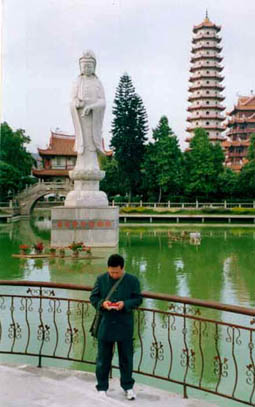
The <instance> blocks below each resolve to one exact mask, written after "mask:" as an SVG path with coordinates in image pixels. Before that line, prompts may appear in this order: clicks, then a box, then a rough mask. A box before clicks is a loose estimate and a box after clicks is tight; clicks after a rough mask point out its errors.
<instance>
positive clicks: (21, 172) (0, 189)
mask: <svg viewBox="0 0 255 407" xmlns="http://www.w3.org/2000/svg"><path fill="white" fill-rule="evenodd" d="M30 141H31V140H30V137H29V136H27V135H26V134H25V130H23V129H18V130H16V131H14V130H12V128H11V127H10V126H9V125H8V124H7V123H6V122H4V123H1V127H0V201H1V202H3V201H6V200H7V199H10V198H12V197H13V196H14V195H15V194H16V193H17V192H18V191H21V190H22V189H24V188H25V186H26V184H31V183H34V182H36V180H35V179H34V178H33V177H31V169H32V167H33V165H35V164H36V161H35V160H34V158H33V156H32V154H31V153H30V152H29V151H27V149H26V145H27V144H29V143H30Z"/></svg>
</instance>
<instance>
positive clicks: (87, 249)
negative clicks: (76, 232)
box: [82, 245, 92, 256]
mask: <svg viewBox="0 0 255 407" xmlns="http://www.w3.org/2000/svg"><path fill="white" fill-rule="evenodd" d="M82 251H83V252H85V253H86V254H89V255H90V256H91V254H92V252H91V247H90V246H85V245H83V248H82Z"/></svg>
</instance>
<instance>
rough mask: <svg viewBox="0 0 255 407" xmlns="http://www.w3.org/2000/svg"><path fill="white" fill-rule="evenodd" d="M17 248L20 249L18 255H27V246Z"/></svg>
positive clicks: (21, 245) (22, 245)
mask: <svg viewBox="0 0 255 407" xmlns="http://www.w3.org/2000/svg"><path fill="white" fill-rule="evenodd" d="M19 248H20V254H23V255H25V254H28V252H29V246H28V245H27V244H20V245H19Z"/></svg>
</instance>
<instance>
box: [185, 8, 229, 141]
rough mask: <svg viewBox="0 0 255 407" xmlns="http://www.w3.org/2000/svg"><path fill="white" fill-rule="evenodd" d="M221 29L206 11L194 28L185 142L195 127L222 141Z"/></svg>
mask: <svg viewBox="0 0 255 407" xmlns="http://www.w3.org/2000/svg"><path fill="white" fill-rule="evenodd" d="M220 30H221V27H220V26H218V25H216V24H214V23H212V22H211V21H210V20H209V18H208V15H207V13H206V18H205V19H204V21H203V22H202V23H201V24H199V25H196V26H194V27H193V34H194V35H193V39H192V43H193V46H192V50H191V52H192V57H191V68H190V72H191V76H190V79H189V82H191V85H190V87H189V93H190V96H189V98H188V101H189V102H190V103H191V104H190V106H189V107H188V109H187V110H188V112H189V116H188V118H187V121H188V122H189V125H188V127H187V129H186V131H188V132H189V133H190V135H189V136H188V137H187V138H186V141H187V142H190V141H191V139H192V137H193V135H194V130H195V129H196V128H197V127H202V128H203V129H205V130H206V131H207V134H208V136H209V139H210V141H213V142H215V141H217V140H219V141H223V140H224V137H223V136H222V132H223V131H224V127H223V125H222V122H223V121H224V120H225V117H224V115H223V113H222V112H223V111H224V110H225V107H224V106H222V104H221V103H222V101H223V100H224V99H225V98H224V96H222V91H223V89H224V87H223V86H222V84H221V83H222V81H223V79H224V77H223V76H222V75H221V71H222V70H223V67H222V65H220V63H221V61H222V59H223V58H222V57H221V55H220V54H221V51H222V47H221V46H220V42H221V37H220V36H219V32H220Z"/></svg>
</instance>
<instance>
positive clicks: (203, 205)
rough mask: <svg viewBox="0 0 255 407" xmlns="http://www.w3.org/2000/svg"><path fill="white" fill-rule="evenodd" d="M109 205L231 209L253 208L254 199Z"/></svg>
mask: <svg viewBox="0 0 255 407" xmlns="http://www.w3.org/2000/svg"><path fill="white" fill-rule="evenodd" d="M110 205H112V206H119V207H130V208H139V207H143V208H166V209H168V208H172V209H174V208H179V209H203V208H224V209H231V208H246V209H248V208H251V209H252V208H255V201H250V202H228V201H223V202H199V201H195V202H172V201H168V202H144V201H139V202H118V201H115V200H113V201H111V202H110Z"/></svg>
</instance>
